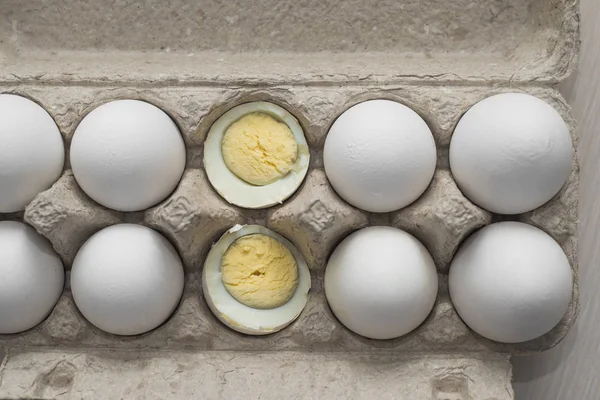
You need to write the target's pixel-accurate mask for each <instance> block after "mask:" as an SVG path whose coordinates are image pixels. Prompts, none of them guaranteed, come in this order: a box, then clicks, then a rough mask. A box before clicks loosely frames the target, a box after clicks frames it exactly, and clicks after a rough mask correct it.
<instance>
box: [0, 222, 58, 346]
mask: <svg viewBox="0 0 600 400" xmlns="http://www.w3.org/2000/svg"><path fill="white" fill-rule="evenodd" d="M63 285H64V270H63V264H62V261H61V260H60V258H59V257H58V255H57V254H56V253H55V252H54V250H53V249H52V246H51V245H50V243H49V242H48V241H47V240H46V239H45V238H44V237H43V236H41V235H40V234H38V233H37V232H36V231H35V230H34V229H33V228H31V227H30V226H28V225H25V224H23V223H21V222H13V221H2V222H0V334H9V333H18V332H22V331H25V330H27V329H30V328H33V327H34V326H36V325H37V324H39V323H40V322H42V321H43V320H44V319H45V318H46V317H47V316H48V315H49V314H50V312H51V311H52V309H53V308H54V305H55V304H56V302H57V301H58V298H59V297H60V294H61V293H62V290H63Z"/></svg>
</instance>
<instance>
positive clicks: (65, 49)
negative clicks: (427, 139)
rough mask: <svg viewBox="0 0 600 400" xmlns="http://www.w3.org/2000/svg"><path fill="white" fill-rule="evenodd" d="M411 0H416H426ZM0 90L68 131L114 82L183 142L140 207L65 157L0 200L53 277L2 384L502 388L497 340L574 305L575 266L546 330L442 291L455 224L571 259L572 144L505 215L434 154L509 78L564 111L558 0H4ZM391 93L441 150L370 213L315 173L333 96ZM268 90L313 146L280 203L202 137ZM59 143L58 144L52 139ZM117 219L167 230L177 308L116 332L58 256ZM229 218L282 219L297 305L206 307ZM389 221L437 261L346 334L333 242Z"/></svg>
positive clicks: (504, 379) (60, 393)
mask: <svg viewBox="0 0 600 400" xmlns="http://www.w3.org/2000/svg"><path fill="white" fill-rule="evenodd" d="M425 3H427V4H425ZM0 4H2V7H0V12H1V17H0V34H2V36H0V38H1V37H3V38H4V40H0V92H2V93H14V94H19V95H22V96H25V97H28V98H30V99H32V100H34V101H36V102H38V103H39V104H40V105H42V106H43V107H44V108H45V109H46V110H47V111H48V112H49V113H50V114H51V116H52V117H53V118H54V119H55V121H56V123H57V124H58V127H59V128H60V131H61V133H62V134H63V136H64V139H65V146H66V149H67V151H68V148H69V144H70V140H71V138H72V135H73V133H74V131H75V128H76V127H77V124H78V123H79V122H80V121H81V119H82V118H83V117H84V116H85V115H86V114H87V113H89V112H90V111H91V110H93V109H94V108H96V107H97V106H99V105H101V104H103V103H105V102H107V101H111V100H115V99H140V100H144V101H148V102H150V103H152V104H154V105H156V106H158V107H160V108H161V109H163V110H164V111H165V112H167V113H168V114H169V115H170V116H171V117H172V118H173V120H174V121H175V122H176V124H177V125H178V126H179V128H180V130H181V133H182V135H183V137H184V139H185V141H186V145H187V168H186V171H185V173H184V175H183V178H182V180H181V182H180V184H179V186H178V187H177V189H176V190H175V191H174V192H173V193H172V194H171V195H170V196H169V197H168V198H167V199H166V200H164V201H163V202H161V203H159V204H158V205H157V206H155V207H152V208H150V209H148V210H145V211H143V212H135V213H120V212H116V211H112V210H108V209H106V208H103V207H102V206H100V205H98V204H96V203H95V202H94V201H92V200H91V199H89V198H88V197H87V196H86V195H85V194H84V193H83V191H82V190H81V189H80V188H79V187H78V186H77V184H76V182H75V180H74V178H73V175H72V173H71V171H70V168H69V165H68V159H67V163H66V165H65V170H64V173H63V175H62V176H61V178H60V179H59V180H58V181H57V182H56V183H55V184H54V185H53V186H52V187H51V188H49V189H48V190H46V191H44V192H42V193H40V194H39V195H38V196H37V197H36V198H35V199H34V200H33V201H32V202H31V203H30V204H29V205H28V206H27V208H26V210H25V211H24V212H23V213H17V214H0V220H3V219H6V220H19V221H24V222H26V223H28V224H30V225H32V226H33V227H34V228H35V229H36V230H37V231H38V232H39V233H41V234H42V235H44V236H45V237H46V238H48V240H49V241H50V242H51V243H52V245H53V246H54V248H55V250H56V251H57V253H58V254H59V255H60V256H61V258H62V259H63V261H64V265H65V267H66V269H67V285H66V287H65V290H64V293H63V294H62V297H61V298H60V300H59V301H58V303H57V305H56V307H55V308H54V310H53V312H52V313H51V315H50V316H49V317H48V318H47V319H46V320H45V321H44V322H43V323H42V324H40V325H39V326H37V327H35V328H33V329H31V330H29V331H27V332H24V333H21V334H17V335H4V336H1V335H0V398H1V399H5V398H7V399H21V398H23V399H88V398H90V399H121V398H123V399H130V398H140V399H142V398H143V399H152V398H157V399H158V398H177V399H185V398H207V399H213V398H215V399H216V398H223V399H236V398H248V399H252V398H262V399H280V398H302V399H304V398H306V399H314V398H327V399H333V398H343V399H350V398H364V399H373V398H395V399H448V398H452V399H461V400H479V399H482V400H505V399H506V400H508V399H512V398H513V392H512V388H511V383H510V380H511V370H510V364H509V362H508V357H509V356H510V355H515V354H525V353H532V352H539V351H543V350H545V349H548V348H550V347H552V346H554V345H556V344H557V343H558V342H559V341H560V340H561V339H562V338H563V337H564V336H565V335H566V333H567V331H568V330H569V328H570V326H571V325H572V324H573V322H574V319H575V316H576V314H577V309H578V291H577V279H575V286H574V295H573V299H572V302H571V305H570V307H569V310H568V312H567V314H566V315H565V316H564V318H563V320H562V321H561V322H560V323H559V325H557V326H556V327H555V328H554V329H553V330H552V331H550V332H549V333H547V334H546V335H544V336H542V337H540V338H538V339H535V340H532V341H529V342H525V343H521V344H501V343H495V342H492V341H489V340H487V339H484V338H482V337H480V336H478V335H477V334H475V333H474V332H472V331H471V330H470V329H469V328H468V327H467V326H465V324H464V323H463V322H462V321H461V319H460V318H459V316H458V315H457V313H456V311H455V309H454V308H453V306H452V303H451V302H450V299H449V295H448V288H447V273H448V268H449V264H450V262H451V260H452V257H453V254H454V253H455V251H456V250H457V248H458V246H459V245H460V244H461V242H462V241H463V240H464V239H465V238H466V237H467V236H468V235H469V234H470V233H472V232H474V231H475V230H477V229H478V228H481V227H483V226H485V225H487V224H490V223H492V222H497V221H501V220H507V219H508V220H518V221H522V222H526V223H529V224H532V225H535V226H537V227H539V228H541V229H543V230H544V231H546V232H547V233H549V234H550V235H551V236H552V237H553V238H554V239H556V241H557V242H558V243H559V244H560V245H561V246H562V248H563V250H564V251H565V253H566V254H567V256H568V258H569V261H570V263H571V265H572V267H573V270H574V274H575V277H576V270H577V222H578V221H577V208H578V165H577V157H575V158H574V165H573V172H572V174H571V176H570V178H569V180H568V182H567V183H566V184H565V186H564V187H563V188H562V190H561V191H560V192H559V193H558V194H557V195H556V196H555V197H554V198H553V199H552V200H551V201H550V202H548V203H547V204H545V205H544V206H542V207H540V208H539V209H536V210H534V211H532V212H528V213H525V214H522V215H517V216H501V215H496V214H492V213H490V212H487V211H485V210H483V209H481V208H480V207H478V206H476V205H474V204H473V203H471V202H470V201H469V200H468V199H467V198H465V196H464V195H463V194H462V193H461V192H460V190H459V189H458V187H457V186H456V183H455V182H454V181H453V179H452V175H451V172H450V170H449V168H448V146H449V143H450V138H451V135H452V131H453V129H454V127H455V126H456V124H457V122H458V120H459V119H460V117H461V116H462V114H463V113H465V112H466V111H467V110H468V109H469V107H471V106H472V105H473V104H475V103H476V102H478V101H479V100H481V99H483V98H485V97H488V96H490V95H492V94H496V93H502V92H512V91H518V92H524V93H529V94H531V95H534V96H537V97H539V98H541V99H543V100H545V101H547V102H548V103H550V104H551V105H552V106H554V107H555V108H556V109H557V110H558V111H559V113H560V114H561V115H562V116H563V118H564V119H565V121H566V122H567V124H569V126H570V127H571V132H572V134H573V139H574V144H575V146H576V144H577V135H576V130H575V123H574V121H573V119H572V117H571V115H570V111H569V107H568V105H566V104H565V101H564V100H563V98H562V97H561V96H560V94H559V93H558V91H557V90H556V89H555V87H554V86H555V84H556V83H558V82H560V81H561V80H562V79H564V78H565V77H566V76H568V74H569V73H570V72H571V71H572V70H573V69H574V64H575V59H576V55H577V51H578V47H579V42H578V22H579V19H578V2H577V1H576V0H575V1H573V0H494V1H477V2H473V1H471V0H456V1H454V2H446V1H441V0H440V1H437V0H434V1H431V2H420V1H419V0H406V1H395V0H383V1H375V0H361V1H358V0H356V1H342V0H335V1H328V2H322V1H321V2H320V1H316V0H303V1H295V0H279V1H275V0H261V1H258V2H249V1H248V2H244V1H242V0H238V1H234V2H208V1H200V2H193V1H185V0H176V1H171V2H161V1H159V0H151V1H146V2H136V1H129V2H125V1H122V2H120V1H117V2H115V4H114V5H113V6H112V7H111V8H108V6H107V5H105V4H104V3H103V2H92V1H83V2H78V1H74V0H69V1H60V0H48V1H45V2H37V1H34V2H19V1H17V0H7V1H3V2H1V3H0ZM380 98H384V99H391V100H396V101H398V102H401V103H403V104H405V105H408V106H409V107H411V108H412V109H414V110H415V111H416V112H417V113H419V114H420V115H421V116H422V117H423V118H424V119H425V121H426V122H427V123H428V125H429V127H430V129H431V131H432V133H433V135H434V137H435V141H436V145H437V150H438V164H437V170H436V173H435V175H434V178H433V181H432V182H431V184H430V186H429V188H428V190H427V191H426V192H425V193H424V194H423V195H422V196H421V197H420V198H419V199H418V200H417V201H416V202H414V203H413V204H411V205H409V206H408V207H406V208H404V209H401V210H399V211H396V212H392V213H386V214H373V213H367V212H363V211H361V210H358V209H356V208H354V207H352V206H350V205H349V204H348V203H346V202H344V201H343V200H342V199H341V198H340V197H339V196H337V194H336V193H335V192H334V190H333V189H332V187H331V186H330V185H329V183H328V181H327V178H326V175H325V173H324V170H323V160H322V151H323V144H324V141H325V137H326V135H327V131H328V129H329V127H330V126H331V124H332V123H333V121H334V120H335V118H336V117H337V116H338V115H340V114H341V113H342V112H343V111H344V110H346V109H347V108H348V107H350V106H352V105H354V104H356V103H359V102H361V101H364V100H369V99H380ZM257 100H264V101H271V102H273V103H276V104H278V105H280V106H282V107H284V108H286V109H287V110H288V111H289V112H290V113H292V114H293V115H294V116H295V117H296V118H297V119H298V120H299V122H300V124H301V125H302V127H303V129H304V132H305V136H306V138H307V141H308V143H309V146H310V151H311V165H310V169H309V172H308V174H307V177H306V179H305V181H304V183H303V184H302V186H301V187H300V188H299V189H298V190H297V192H296V193H295V194H294V195H293V196H292V197H290V198H289V199H288V200H286V201H284V202H283V204H281V205H278V206H275V207H271V208H267V209H263V210H247V209H242V208H239V207H235V206H232V205H230V204H228V203H227V202H226V201H224V200H223V199H222V198H221V197H220V196H219V195H218V194H217V193H216V192H215V191H214V190H213V188H212V187H211V185H210V183H209V182H208V180H207V177H206V174H205V172H204V170H203V160H202V158H203V142H204V139H205V138H206V134H207V132H208V129H209V128H210V126H211V125H212V123H213V122H214V121H215V120H216V119H217V118H218V117H220V116H221V115H222V114H223V113H224V112H226V111H227V110H229V109H231V108H232V107H234V106H236V105H239V104H242V103H245V102H250V101H257ZM67 154H68V153H67ZM122 222H128V223H137V224H143V225H146V226H149V227H152V228H154V229H156V230H158V231H159V232H161V233H163V234H164V235H165V236H166V237H167V238H168V239H170V240H171V241H172V242H173V244H174V245H175V246H176V247H177V249H178V251H179V253H180V255H181V258H182V260H183V262H184V264H185V267H186V285H185V291H184V294H183V298H182V300H181V303H180V304H179V306H178V308H177V310H176V311H175V313H174V314H173V315H172V316H171V317H170V318H169V319H168V320H167V321H166V322H165V323H164V324H163V325H162V326H160V327H159V328H157V329H155V330H153V331H151V332H149V333H147V334H144V335H140V336H134V337H119V336H114V335H111V334H108V333H105V332H102V331H100V330H99V329H97V328H95V327H94V326H92V325H91V324H90V323H89V322H87V321H86V320H85V319H84V318H83V317H82V315H81V314H80V313H79V312H78V310H77V308H76V306H75V304H74V301H73V298H72V296H71V293H70V288H69V285H68V274H69V269H70V267H71V263H72V261H73V259H74V257H75V254H76V253H77V251H78V249H79V248H80V246H81V245H82V244H83V243H84V242H85V240H86V239H88V238H89V237H90V236H91V235H92V234H93V233H95V232H96V231H98V230H100V229H102V228H104V227H107V226H109V225H113V224H117V223H122ZM235 224H260V225H265V226H267V227H269V228H270V229H273V230H275V231H276V232H278V233H280V234H281V235H283V236H285V237H286V238H288V239H289V240H291V241H292V242H293V243H294V244H295V245H296V246H297V247H298V249H299V250H300V251H301V252H302V253H303V255H304V257H305V258H306V261H307V263H308V265H309V267H310V269H311V274H312V289H311V292H310V297H309V301H308V304H307V306H306V308H305V309H304V311H303V313H302V314H301V315H300V317H299V318H298V319H297V320H296V321H295V322H294V323H292V324H291V325H290V326H289V327H287V328H285V329H284V330H282V331H280V332H278V333H274V334H271V335H267V336H262V337H253V336H245V335H242V334H239V333H236V332H234V331H233V330H231V329H228V328H227V327H225V326H224V325H223V324H221V323H220V322H219V321H218V320H217V319H216V317H215V316H214V315H213V314H212V313H211V312H210V310H209V309H208V306H207V305H206V303H205V301H204V298H203V295H202V288H201V286H202V285H201V279H200V273H201V268H202V264H203V262H204V257H205V256H206V254H207V252H208V250H209V249H210V246H211V244H212V243H213V242H214V241H215V240H216V239H217V238H218V237H219V236H220V235H221V234H222V233H223V232H224V231H226V230H227V229H229V228H230V227H232V226H233V225H235ZM371 225H390V226H394V227H397V228H400V229H403V230H405V231H407V232H409V233H411V234H413V235H414V236H416V237H417V238H418V239H419V240H421V241H422V242H423V244H424V245H425V246H426V247H427V249H428V250H429V252H430V253H431V255H432V256H433V259H434V261H435V263H436V266H437V269H438V272H439V282H440V285H439V293H438V298H437V301H436V304H435V306H434V308H433V311H432V312H431V314H430V316H429V317H428V318H427V320H426V321H425V322H424V323H423V324H422V325H421V326H420V327H419V328H417V329H416V330H415V331H413V332H411V333H410V334H408V335H406V336H403V337H401V338H398V339H394V340H385V341H377V340H370V339H366V338H363V337H360V336H358V335H356V334H354V333H352V332H351V331H349V330H348V329H346V328H345V327H344V326H343V325H341V324H340V323H339V321H337V320H336V318H335V317H334V316H333V314H332V313H331V310H330V309H329V307H328V305H327V302H326V299H325V295H324V292H323V274H324V269H325V265H326V262H327V258H328V256H329V255H330V254H331V252H332V251H333V249H334V248H335V246H336V245H337V244H338V243H339V242H340V241H341V240H342V239H343V238H344V237H345V236H347V235H348V234H350V233H351V232H353V231H355V230H357V229H360V228H364V227H366V226H371Z"/></svg>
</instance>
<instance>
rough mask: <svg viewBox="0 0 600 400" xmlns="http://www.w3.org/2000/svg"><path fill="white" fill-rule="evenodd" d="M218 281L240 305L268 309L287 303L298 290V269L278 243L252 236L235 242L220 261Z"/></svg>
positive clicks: (283, 247)
mask: <svg viewBox="0 0 600 400" xmlns="http://www.w3.org/2000/svg"><path fill="white" fill-rule="evenodd" d="M221 279H222V281H223V284H224V285H225V288H226V289H227V291H228V292H229V294H231V295H232V296H233V297H234V298H235V299H236V300H237V301H239V302H240V303H242V304H244V305H246V306H248V307H252V308H258V309H271V308H276V307H280V306H282V305H284V304H285V303H287V302H288V301H289V300H290V299H291V298H292V296H293V295H294V292H295V291H296V288H297V287H298V265H297V264H296V259H295V258H294V256H293V255H292V253H291V252H290V250H289V249H288V248H287V247H286V246H285V245H284V244H283V243H281V242H279V241H278V240H277V239H274V238H272V237H270V236H266V235H261V234H252V235H247V236H243V237H241V238H239V239H237V240H236V241H235V242H233V243H232V244H231V246H229V248H228V249H227V251H226V252H225V254H223V257H222V259H221Z"/></svg>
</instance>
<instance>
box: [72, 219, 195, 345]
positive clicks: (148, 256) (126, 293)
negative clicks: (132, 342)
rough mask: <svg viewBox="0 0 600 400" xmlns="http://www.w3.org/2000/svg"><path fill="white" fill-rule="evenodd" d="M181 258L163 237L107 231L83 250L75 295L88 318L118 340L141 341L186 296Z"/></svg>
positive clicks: (139, 230)
mask: <svg viewBox="0 0 600 400" xmlns="http://www.w3.org/2000/svg"><path fill="white" fill-rule="evenodd" d="M183 285H184V271H183V266H182V263H181V259H180V258H179V255H178V254H177V252H176V251H175V249H174V248H173V246H172V245H171V243H169V242H168V241H167V239H165V238H164V237H163V236H162V235H161V234H159V233H158V232H156V231H154V230H152V229H150V228H146V227H144V226H140V225H133V224H120V225H113V226H111V227H108V228H105V229H103V230H101V231H99V232H97V233H96V234H94V235H93V236H92V237H91V238H90V239H88V240H87V241H86V242H85V243H84V245H83V246H82V247H81V249H80V250H79V252H78V253H77V256H76V257H75V261H74V262H73V268H72V271H71V290H72V292H73V298H74V300H75V303H76V305H77V307H78V308H79V310H80V311H81V313H82V314H83V316H84V317H85V318H86V319H87V320H88V321H90V322H91V323H92V324H94V325H95V326H97V327H98V328H100V329H102V330H104V331H106V332H109V333H113V334H116V335H138V334H142V333H144V332H147V331H150V330H152V329H154V328H156V327H157V326H159V325H160V324H162V323H163V322H164V321H165V320H166V319H167V318H168V317H169V316H170V315H171V314H172V313H173V311H174V310H175V308H176V307H177V304H178V303H179V300H180V298H181V295H182V293H183Z"/></svg>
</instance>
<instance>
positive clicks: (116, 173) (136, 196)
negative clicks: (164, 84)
mask: <svg viewBox="0 0 600 400" xmlns="http://www.w3.org/2000/svg"><path fill="white" fill-rule="evenodd" d="M185 158H186V155H185V144H184V142H183V139H182V137H181V134H180V133H179V129H178V128H177V126H176V125H175V123H174V122H173V120H171V118H169V116H168V115H167V114H165V113H164V112H163V111H162V110H161V109H159V108H158V107H155V106H153V105H152V104H149V103H146V102H144V101H138V100H117V101H111V102H109V103H106V104H103V105H101V106H100V107H98V108H96V109H95V110H93V111H92V112H91V113H89V114H88V115H87V116H86V117H85V118H84V119H83V120H82V121H81V123H80V124H79V126H78V127H77V129H76V131H75V135H74V136H73V141H72V143H71V167H72V168H73V174H74V176H75V179H76V180H77V183H78V184H79V186H80V187H81V188H82V189H83V191H84V192H85V193H87V195H88V196H90V197H91V198H92V199H93V200H95V201H96V202H98V203H100V204H101V205H103V206H105V207H108V208H112V209H114V210H119V211H139V210H143V209H146V208H148V207H151V206H153V205H155V204H157V203H158V202H160V201H162V200H164V199H165V198H166V197H167V196H168V195H169V194H170V193H171V192H172V191H173V190H174V189H175V187H176V186H177V184H178V183H179V180H180V179H181V175H182V174H183V170H184V168H185Z"/></svg>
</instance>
